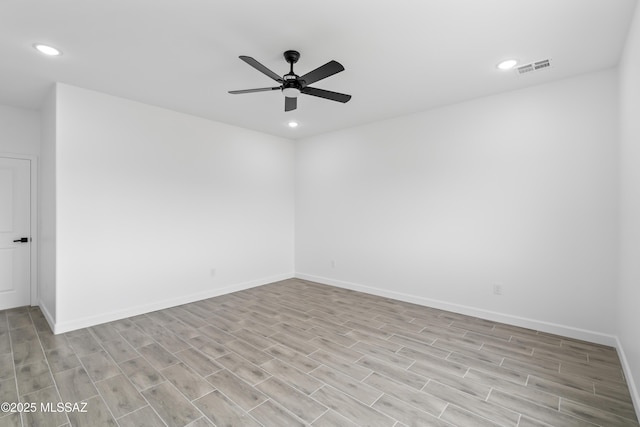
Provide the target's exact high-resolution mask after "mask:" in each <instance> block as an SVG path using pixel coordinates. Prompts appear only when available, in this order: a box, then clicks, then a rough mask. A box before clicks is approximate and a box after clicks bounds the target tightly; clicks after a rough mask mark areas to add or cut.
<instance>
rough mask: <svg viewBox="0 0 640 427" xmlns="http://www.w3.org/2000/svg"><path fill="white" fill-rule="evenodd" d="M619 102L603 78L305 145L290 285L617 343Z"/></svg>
mask: <svg viewBox="0 0 640 427" xmlns="http://www.w3.org/2000/svg"><path fill="white" fill-rule="evenodd" d="M617 103H618V98H617V74H616V72H615V70H608V71H604V72H599V73H594V74H588V75H583V76H578V77H575V78H571V79H567V80H563V81H558V82H555V83H550V84H546V85H542V86H536V87H532V88H529V89H524V90H520V91H514V92H509V93H504V94H500V95H496V96H492V97H487V98H482V99H477V100H473V101H470V102H466V103H462V104H457V105H453V106H449V107H445V108H439V109H435V110H430V111H426V112H422V113H419V114H414V115H411V116H405V117H401V118H397V119H393V120H387V121H383V122H377V123H373V124H370V125H366V126H362V127H358V128H352V129H348V130H343V131H339V132H334V133H331V134H325V135H321V136H317V137H313V138H308V139H305V140H302V141H299V142H298V147H297V163H296V165H297V170H296V173H297V176H296V179H297V187H296V272H297V275H298V276H299V277H303V278H308V279H311V280H318V281H321V282H325V283H332V284H336V285H340V286H345V287H351V288H354V289H359V290H364V291H368V292H372V293H377V294H382V295H388V296H391V297H395V298H400V299H406V300H409V301H415V302H418V303H423V304H427V305H431V306H437V307H442V308H448V309H452V310H454V311H459V312H463V313H468V314H475V315H479V316H482V317H485V318H492V319H496V320H504V321H507V322H510V323H514V324H520V325H525V326H530V327H536V328H537V329H541V330H548V331H554V332H561V333H565V334H570V335H572V336H576V337H580V338H586V339H593V340H597V341H601V342H606V343H609V344H612V337H611V335H610V334H613V333H614V332H615V330H616V321H615V304H616V301H617V299H616V295H615V293H616V280H617V273H616V271H617V250H618V240H617V221H618V209H617V204H618V145H617V135H618V134H617V126H618V113H617V111H618V108H617V105H618V104H617ZM331 260H335V268H334V267H332V264H331ZM494 284H500V285H502V286H503V292H504V294H503V295H502V296H495V295H493V294H492V292H493V285H494ZM526 319H529V320H531V321H529V320H526Z"/></svg>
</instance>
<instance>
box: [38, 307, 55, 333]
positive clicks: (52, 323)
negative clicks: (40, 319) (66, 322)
mask: <svg viewBox="0 0 640 427" xmlns="http://www.w3.org/2000/svg"><path fill="white" fill-rule="evenodd" d="M38 307H40V311H41V312H42V315H43V316H44V318H45V319H46V320H47V323H48V324H49V327H50V328H51V330H52V331H55V327H56V320H55V319H54V318H53V316H52V315H51V311H49V309H48V308H47V306H46V305H44V304H43V303H42V301H40V303H39V304H38Z"/></svg>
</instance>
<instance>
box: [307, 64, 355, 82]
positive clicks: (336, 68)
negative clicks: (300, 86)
mask: <svg viewBox="0 0 640 427" xmlns="http://www.w3.org/2000/svg"><path fill="white" fill-rule="evenodd" d="M340 71H344V67H343V66H342V65H341V64H340V63H339V62H336V61H329V62H327V63H326V64H324V65H323V66H321V67H318V68H316V69H315V70H313V71H309V72H308V73H307V74H305V75H304V76H302V77H300V80H304V82H305V83H306V84H308V85H310V84H311V83H315V82H317V81H318V80H322V79H326V78H327V77H329V76H333V75H334V74H336V73H339V72H340Z"/></svg>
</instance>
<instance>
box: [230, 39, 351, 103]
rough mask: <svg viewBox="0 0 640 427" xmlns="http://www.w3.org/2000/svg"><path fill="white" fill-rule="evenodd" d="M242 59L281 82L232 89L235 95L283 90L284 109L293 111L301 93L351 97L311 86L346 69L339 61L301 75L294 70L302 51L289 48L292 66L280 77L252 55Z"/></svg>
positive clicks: (339, 98) (338, 98)
mask: <svg viewBox="0 0 640 427" xmlns="http://www.w3.org/2000/svg"><path fill="white" fill-rule="evenodd" d="M240 59H242V60H243V61H244V62H246V63H247V64H249V65H251V66H252V67H253V68H255V69H256V70H258V71H260V72H261V73H263V74H264V75H266V76H267V77H271V78H272V79H273V80H275V81H276V82H278V83H280V86H274V87H263V88H259V89H244V90H230V91H229V93H232V94H234V95H237V94H241V93H252V92H267V91H270V90H281V91H282V93H283V94H284V96H285V98H284V111H292V110H295V109H296V108H297V106H298V96H299V95H300V94H301V93H303V94H305V95H311V96H317V97H319V98H324V99H329V100H331V101H338V102H342V103H345V102H347V101H349V100H350V99H351V95H345V94H344V93H338V92H332V91H330V90H324V89H317V88H315V87H310V86H309V85H310V84H312V83H315V82H317V81H318V80H322V79H326V78H327V77H329V76H332V75H334V74H337V73H339V72H340V71H344V67H343V66H342V65H340V63H339V62H336V61H329V62H327V63H326V64H324V65H323V66H321V67H318V68H316V69H315V70H313V71H310V72H308V73H307V74H305V75H304V76H302V77H300V76H298V75H297V74H295V73H294V72H293V64H295V63H296V62H298V59H300V53H299V52H298V51H295V50H288V51H286V52H285V53H284V59H285V60H286V61H287V62H288V63H289V64H290V65H291V67H290V70H289V72H288V73H287V74H285V75H284V76H282V77H280V76H279V75H277V74H276V73H274V72H273V71H271V70H270V69H268V68H267V67H265V66H264V65H262V64H261V63H259V62H258V61H256V60H255V59H253V58H252V57H250V56H240Z"/></svg>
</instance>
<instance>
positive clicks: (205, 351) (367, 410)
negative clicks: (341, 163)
mask: <svg viewBox="0 0 640 427" xmlns="http://www.w3.org/2000/svg"><path fill="white" fill-rule="evenodd" d="M0 401H3V402H18V401H21V402H25V403H36V404H37V405H36V406H37V411H36V412H31V413H23V414H22V416H21V415H20V414H17V413H14V414H10V413H0V426H20V425H23V426H47V427H50V426H68V425H71V426H91V427H97V426H103V425H104V426H121V427H142V426H165V425H166V426H187V425H188V426H192V427H204V426H212V425H216V426H260V425H264V426H277V427H288V426H297V425H313V426H340V427H349V426H356V425H358V426H396V427H400V426H418V425H420V426H422V425H425V426H473V427H476V426H498V425H499V426H520V427H533V426H581V427H584V426H593V425H598V426H606V427H612V426H638V423H637V418H636V414H635V412H634V409H633V405H632V402H631V398H630V396H629V391H628V387H627V384H626V383H625V379H624V376H623V373H622V370H621V366H620V362H619V360H618V356H617V354H616V351H615V350H614V349H613V348H610V347H605V346H601V345H596V344H590V343H586V342H582V341H576V340H572V339H568V338H563V337H559V336H554V335H549V334H544V333H539V332H536V331H532V330H527V329H522V328H517V327H513V326H508V325H504V324H498V323H494V322H489V321H485V320H481V319H477V318H472V317H468V316H463V315H459V314H454V313H450V312H445V311H440V310H435V309H431V308H427V307H422V306H418V305H413V304H408V303H404V302H399V301H394V300H390V299H386V298H380V297H376V296H372V295H367V294H363V293H358V292H353V291H348V290H344V289H339V288H334V287H330V286H325V285H320V284H315V283H311V282H306V281H301V280H293V279H292V280H286V281H283V282H278V283H274V284H270V285H266V286H261V287H258V288H254V289H250V290H246V291H242V292H236V293H233V294H229V295H225V296H221V297H217V298H211V299H208V300H204V301H199V302H196V303H192V304H187V305H183V306H180V307H175V308H170V309H167V310H162V311H157V312H154V313H149V314H146V315H141V316H136V317H132V318H129V319H125V320H120V321H116V322H112V323H108V324H104V325H100V326H96V327H92V328H88V329H83V330H79V331H74V332H70V333H67V334H64V335H58V336H54V335H52V334H51V332H50V330H49V327H48V325H47V323H46V321H45V320H44V318H43V316H42V313H41V312H40V311H39V310H38V309H37V308H20V309H14V310H6V311H2V312H0ZM40 402H54V403H57V402H63V403H64V402H67V403H70V404H73V403H80V402H86V403H87V406H86V410H87V411H88V412H70V413H64V412H46V413H45V412H42V411H41V410H40V409H42V408H40V406H39V405H40ZM74 409H76V410H77V409H82V408H74Z"/></svg>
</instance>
